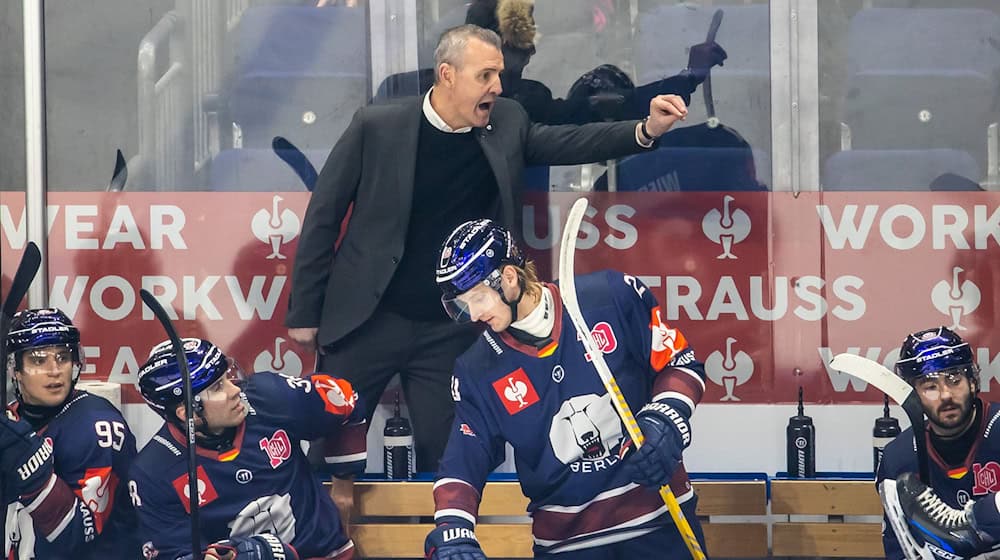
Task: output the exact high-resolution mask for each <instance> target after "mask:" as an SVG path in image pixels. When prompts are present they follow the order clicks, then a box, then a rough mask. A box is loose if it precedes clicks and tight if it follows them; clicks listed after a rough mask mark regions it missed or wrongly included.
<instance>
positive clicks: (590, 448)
mask: <svg viewBox="0 0 1000 560" xmlns="http://www.w3.org/2000/svg"><path fill="white" fill-rule="evenodd" d="M623 439H624V437H623V435H622V426H621V422H620V421H619V419H618V415H617V414H615V410H614V407H613V406H612V404H611V395H609V394H604V395H595V394H592V393H591V394H589V395H580V396H576V397H572V398H570V399H569V400H566V401H564V402H563V403H562V406H560V407H559V412H557V413H556V415H555V416H554V417H553V418H552V425H551V426H550V427H549V442H550V443H551V445H552V451H553V452H554V453H555V455H556V457H557V458H558V459H559V460H560V461H562V462H563V463H565V464H567V465H571V466H573V465H575V464H576V463H577V462H579V461H585V462H602V463H603V462H606V461H607V460H608V458H609V457H612V456H613V455H615V454H616V453H617V451H618V448H620V447H621V444H622V441H623ZM616 460H617V457H616V456H615V457H612V460H611V462H612V463H613V462H616ZM577 466H578V465H577ZM573 470H574V471H577V470H578V468H573ZM584 470H591V469H584Z"/></svg>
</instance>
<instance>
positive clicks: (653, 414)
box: [625, 402, 691, 488]
mask: <svg viewBox="0 0 1000 560" xmlns="http://www.w3.org/2000/svg"><path fill="white" fill-rule="evenodd" d="M635 420H636V423H637V424H639V429H640V430H642V435H643V437H644V438H645V441H644V442H643V444H642V446H640V447H639V449H637V450H635V451H634V452H633V453H632V455H631V456H630V457H627V458H626V459H625V469H626V472H627V473H628V476H629V478H630V479H631V480H632V482H635V483H637V484H641V485H643V486H648V487H650V488H659V487H661V486H663V485H664V484H666V483H668V482H670V478H671V477H672V476H673V475H674V471H675V470H677V465H678V464H679V463H680V461H681V453H682V452H683V451H684V448H685V447H687V446H688V445H690V443H691V427H690V426H689V425H688V421H687V418H685V417H684V415H683V414H681V413H680V412H678V411H677V410H676V409H675V408H673V407H671V406H670V405H667V404H663V403H658V402H654V403H649V404H647V405H646V406H644V407H642V409H641V410H639V413H638V414H636V415H635Z"/></svg>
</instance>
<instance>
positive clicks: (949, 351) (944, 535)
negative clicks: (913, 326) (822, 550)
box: [876, 327, 1000, 560]
mask: <svg viewBox="0 0 1000 560" xmlns="http://www.w3.org/2000/svg"><path fill="white" fill-rule="evenodd" d="M896 374H897V375H899V376H900V377H902V378H903V379H904V380H906V381H907V382H908V383H909V384H911V385H912V386H913V390H914V391H916V393H917V396H918V397H919V398H920V402H921V404H922V405H923V408H924V414H925V415H926V416H927V419H928V423H927V429H926V430H925V432H924V433H921V434H918V435H917V437H923V438H926V442H927V452H928V456H929V457H928V464H929V467H930V469H929V470H930V480H929V481H923V482H924V483H925V484H927V485H928V486H929V487H930V489H928V488H927V487H925V486H924V485H923V484H921V483H920V481H918V480H916V477H915V476H914V475H912V474H907V473H914V472H916V471H917V470H918V469H917V454H916V448H915V444H914V433H913V429H912V428H908V429H906V430H905V431H903V433H901V434H900V435H899V436H897V437H896V439H894V440H893V441H892V442H890V443H889V445H887V446H886V448H885V453H884V454H883V456H882V461H881V463H880V464H879V467H878V473H877V477H876V483H877V484H878V486H879V492H880V494H881V495H882V501H883V505H884V507H885V512H886V520H887V523H886V524H885V525H886V528H885V529H883V532H882V542H883V546H884V547H885V553H886V557H887V558H889V559H899V558H904V557H906V558H910V559H914V558H926V559H931V558H943V559H949V560H954V559H955V558H964V557H970V556H974V555H975V554H976V553H979V552H983V551H984V550H987V549H989V547H990V546H991V542H990V540H989V535H988V532H987V533H985V534H983V535H979V534H978V533H977V532H976V531H974V530H971V529H969V528H970V527H974V526H975V520H976V519H977V518H979V517H980V516H981V518H982V521H983V523H984V527H990V526H992V527H994V530H996V529H995V528H996V526H997V525H996V502H995V498H994V496H993V494H994V493H995V492H997V491H998V490H1000V482H998V481H1000V466H998V465H997V462H996V459H997V457H998V456H1000V433H997V430H996V429H995V428H994V424H995V423H996V421H997V419H998V418H1000V406H998V405H997V403H984V402H983V401H982V400H981V399H980V398H979V396H978V394H979V367H978V365H977V364H976V362H975V357H974V355H973V352H972V349H971V348H970V347H969V344H968V343H967V342H966V341H964V340H962V338H961V337H960V336H958V335H957V334H955V333H954V332H953V331H951V330H950V329H948V328H946V327H935V328H931V329H927V330H923V331H920V332H917V333H914V334H911V335H909V336H907V337H906V340H904V341H903V345H902V347H901V349H900V353H899V360H898V361H897V362H896ZM984 499H985V502H983V504H979V503H978V502H980V501H983V500H984ZM990 510H992V511H993V514H992V515H993V518H992V520H991V519H990V514H989V511H990ZM903 512H906V513H908V514H909V515H907V516H906V517H904V516H903ZM969 516H971V517H969ZM968 519H971V520H972V521H973V524H972V525H969V522H968V521H967V520H968ZM991 524H992V525H991ZM960 526H961V527H965V528H966V529H968V530H961V528H960ZM890 527H891V530H890V529H889V528H890ZM953 529H954V531H952V530H953ZM993 538H995V535H994V537H993Z"/></svg>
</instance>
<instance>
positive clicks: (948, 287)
mask: <svg viewBox="0 0 1000 560" xmlns="http://www.w3.org/2000/svg"><path fill="white" fill-rule="evenodd" d="M960 272H964V269H962V268H961V267H958V266H956V267H955V268H953V269H951V283H948V281H947V280H941V281H940V282H938V283H937V284H935V285H934V288H933V289H932V290H931V303H933V304H934V307H935V308H936V309H937V310H938V311H940V312H941V313H943V314H944V315H947V316H949V317H950V318H951V328H952V329H955V330H963V331H964V330H967V329H966V327H963V326H962V325H961V321H962V315H967V314H969V313H972V312H973V311H975V310H976V308H977V307H979V302H980V300H981V299H982V295H981V294H980V292H979V286H977V285H975V284H974V283H973V282H972V281H971V280H965V281H964V282H961V283H959V281H958V274H959V273H960Z"/></svg>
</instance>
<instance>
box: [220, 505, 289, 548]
mask: <svg viewBox="0 0 1000 560" xmlns="http://www.w3.org/2000/svg"><path fill="white" fill-rule="evenodd" d="M229 529H230V532H229V536H230V537H246V536H250V535H256V534H258V533H271V534H272V535H275V536H277V537H278V538H279V539H281V541H282V542H286V543H290V542H292V540H294V539H295V514H294V512H292V498H291V496H290V495H288V494H271V495H270V496H264V497H261V498H257V499H256V500H254V501H252V502H250V503H248V504H247V505H246V506H245V507H244V508H243V510H242V511H240V513H239V514H238V515H237V516H236V519H234V520H233V521H232V522H230V523H229Z"/></svg>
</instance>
